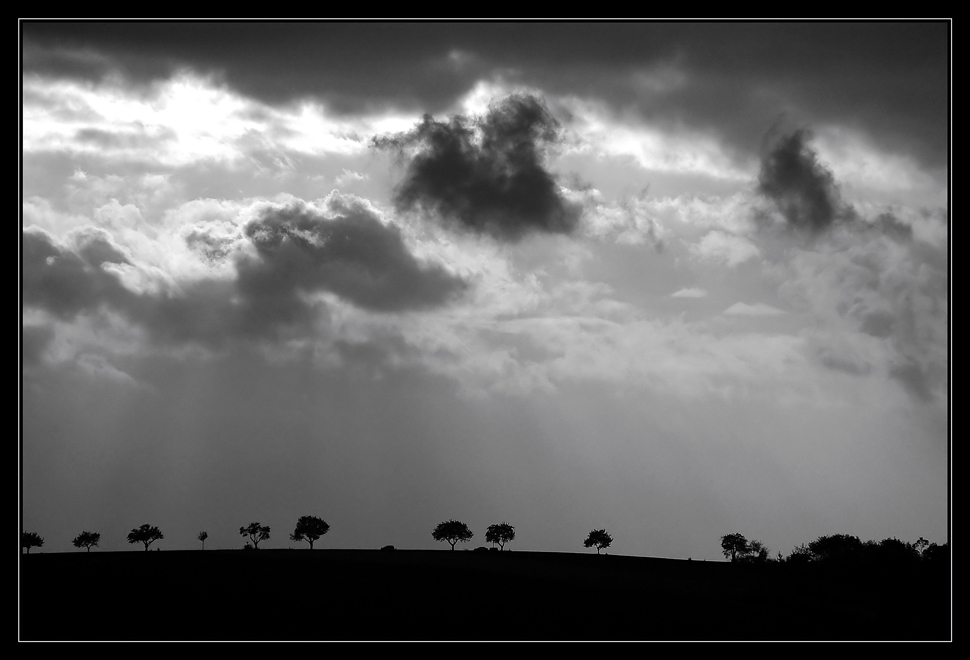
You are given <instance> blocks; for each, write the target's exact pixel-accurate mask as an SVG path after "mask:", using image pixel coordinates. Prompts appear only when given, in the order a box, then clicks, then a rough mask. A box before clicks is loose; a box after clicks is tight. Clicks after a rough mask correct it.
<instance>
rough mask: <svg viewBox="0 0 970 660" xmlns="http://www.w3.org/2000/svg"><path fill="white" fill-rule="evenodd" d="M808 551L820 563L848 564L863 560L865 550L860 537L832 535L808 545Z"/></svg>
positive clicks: (819, 538)
mask: <svg viewBox="0 0 970 660" xmlns="http://www.w3.org/2000/svg"><path fill="white" fill-rule="evenodd" d="M808 549H809V550H811V551H812V554H813V555H814V556H815V558H816V559H817V560H818V561H824V562H828V563H833V562H836V563H846V562H854V561H859V560H861V559H862V558H863V554H864V548H863V544H862V541H860V540H859V537H858V536H850V535H849V534H832V535H831V536H820V537H818V538H817V539H815V540H814V541H812V542H811V543H809V544H808Z"/></svg>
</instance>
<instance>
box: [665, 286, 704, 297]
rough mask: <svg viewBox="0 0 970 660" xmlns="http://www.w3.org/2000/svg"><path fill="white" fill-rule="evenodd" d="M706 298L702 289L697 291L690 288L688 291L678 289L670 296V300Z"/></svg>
mask: <svg viewBox="0 0 970 660" xmlns="http://www.w3.org/2000/svg"><path fill="white" fill-rule="evenodd" d="M706 296H707V291H705V290H704V289H699V288H697V287H691V288H689V289H680V290H679V291H674V292H673V293H672V294H670V297H671V298H704V297H706Z"/></svg>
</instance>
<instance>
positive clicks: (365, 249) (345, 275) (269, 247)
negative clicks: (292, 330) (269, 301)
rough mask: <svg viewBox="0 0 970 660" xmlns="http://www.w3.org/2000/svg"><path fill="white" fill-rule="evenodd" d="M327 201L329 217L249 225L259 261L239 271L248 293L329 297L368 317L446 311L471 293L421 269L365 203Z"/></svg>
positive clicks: (442, 272) (307, 215) (290, 213)
mask: <svg viewBox="0 0 970 660" xmlns="http://www.w3.org/2000/svg"><path fill="white" fill-rule="evenodd" d="M327 201H328V206H329V213H326V214H320V213H317V212H315V211H313V210H311V209H309V208H307V207H306V206H305V205H302V204H292V205H289V206H284V207H273V208H270V209H267V210H266V211H265V212H264V213H263V214H262V215H261V217H259V218H258V219H256V220H254V221H252V222H250V223H248V224H247V225H246V227H245V234H246V236H247V237H248V238H249V239H250V241H252V243H253V245H254V246H255V248H256V251H257V253H258V255H259V258H258V259H247V258H243V259H241V260H240V262H239V263H238V271H239V280H238V286H239V289H240V291H242V292H244V293H245V294H246V295H247V296H251V297H253V298H257V297H258V298H263V297H270V298H277V299H287V298H290V297H294V296H296V295H297V293H298V292H299V291H304V292H312V291H320V290H323V291H330V292H332V293H335V294H337V295H339V296H340V297H341V298H344V299H345V300H347V301H349V302H351V303H353V304H354V305H356V306H358V307H362V308H364V309H368V310H372V311H378V312H399V311H405V310H413V309H429V308H432V307H439V306H441V305H443V304H445V303H447V302H450V301H451V300H452V299H454V298H455V297H457V296H458V295H460V294H461V292H462V291H464V290H465V287H466V283H465V282H464V281H463V280H462V279H461V278H460V277H458V276H456V275H453V274H451V273H450V272H449V271H448V270H446V269H445V268H444V267H442V266H440V265H438V264H423V263H421V262H419V261H418V260H417V259H416V258H415V257H414V255H412V254H411V252H410V251H409V250H408V247H407V246H406V245H405V243H404V239H403V238H402V236H401V231H400V229H398V228H397V227H396V226H395V225H393V224H384V223H383V222H381V220H380V219H379V218H378V217H377V215H376V213H375V212H374V211H373V210H372V209H370V208H369V207H368V206H367V205H365V204H364V203H363V202H362V201H361V200H359V199H358V198H356V197H353V196H342V195H339V194H338V193H332V194H331V196H330V197H328V200H327Z"/></svg>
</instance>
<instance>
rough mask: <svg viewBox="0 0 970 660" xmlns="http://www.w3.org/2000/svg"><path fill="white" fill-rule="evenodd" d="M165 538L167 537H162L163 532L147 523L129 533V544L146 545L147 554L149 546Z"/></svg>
mask: <svg viewBox="0 0 970 660" xmlns="http://www.w3.org/2000/svg"><path fill="white" fill-rule="evenodd" d="M163 538H165V537H164V536H162V532H161V530H159V529H158V527H152V526H151V525H149V524H147V523H146V524H144V525H142V526H141V527H138V528H137V529H133V530H131V531H130V532H129V533H128V543H144V544H145V551H146V552H147V551H148V546H150V545H151V544H152V543H154V542H155V541H158V540H160V539H163Z"/></svg>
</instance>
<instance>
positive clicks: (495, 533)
mask: <svg viewBox="0 0 970 660" xmlns="http://www.w3.org/2000/svg"><path fill="white" fill-rule="evenodd" d="M514 539H515V527H512V525H510V524H508V523H507V522H502V523H499V524H498V525H489V526H488V529H487V530H486V531H485V542H486V543H498V545H499V547H500V548H501V549H502V550H505V544H506V543H508V542H509V541H513V540H514Z"/></svg>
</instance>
